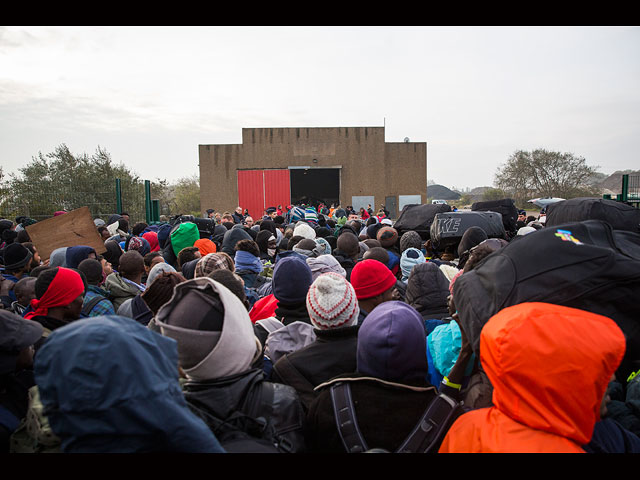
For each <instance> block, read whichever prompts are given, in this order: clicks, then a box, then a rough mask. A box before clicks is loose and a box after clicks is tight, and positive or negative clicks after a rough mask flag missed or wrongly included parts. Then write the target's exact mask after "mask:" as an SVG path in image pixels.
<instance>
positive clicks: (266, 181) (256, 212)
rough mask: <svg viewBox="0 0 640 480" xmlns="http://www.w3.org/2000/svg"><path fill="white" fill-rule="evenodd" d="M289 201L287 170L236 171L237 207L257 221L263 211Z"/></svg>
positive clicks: (284, 204)
mask: <svg viewBox="0 0 640 480" xmlns="http://www.w3.org/2000/svg"><path fill="white" fill-rule="evenodd" d="M290 201H291V191H290V180H289V170H288V169H282V170H238V205H240V206H241V207H242V208H243V209H247V210H249V215H251V216H252V217H253V219H254V220H259V219H261V218H262V215H263V214H264V210H265V209H266V208H269V207H277V206H278V205H282V206H283V208H284V207H286V206H287V205H288V204H289V202H290Z"/></svg>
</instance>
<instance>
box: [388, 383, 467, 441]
mask: <svg viewBox="0 0 640 480" xmlns="http://www.w3.org/2000/svg"><path fill="white" fill-rule="evenodd" d="M460 406H461V405H460V403H459V402H456V401H455V400H454V399H453V398H451V397H449V396H448V395H445V394H443V393H440V394H438V396H437V397H436V398H435V399H434V400H433V401H432V402H431V403H430V404H429V406H428V407H427V409H426V410H425V412H424V413H423V414H422V417H421V418H420V421H419V422H418V424H417V425H416V426H415V428H414V429H413V431H412V432H411V433H410V434H409V436H408V437H407V438H406V439H405V440H404V442H403V443H402V445H400V447H399V448H398V449H397V450H396V452H398V453H427V452H432V451H434V450H435V449H436V448H439V446H440V442H441V441H442V438H443V436H444V434H445V433H446V432H447V430H448V428H449V426H450V425H451V423H452V422H453V420H455V418H456V417H457V416H458V415H459V414H460V413H461V409H460Z"/></svg>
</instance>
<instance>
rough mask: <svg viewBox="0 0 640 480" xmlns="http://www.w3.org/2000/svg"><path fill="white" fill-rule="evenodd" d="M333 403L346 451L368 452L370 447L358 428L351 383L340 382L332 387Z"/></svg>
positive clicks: (337, 424)
mask: <svg viewBox="0 0 640 480" xmlns="http://www.w3.org/2000/svg"><path fill="white" fill-rule="evenodd" d="M331 401H332V403H333V413H334V416H335V419H336V426H337V427H338V433H339V434H340V439H341V440H342V444H343V445H344V448H345V449H346V451H347V452H348V453H362V452H366V451H367V450H368V449H369V447H367V443H366V442H365V440H364V438H363V436H362V433H361V432H360V427H358V421H357V420H356V412H355V409H354V407H353V400H352V398H351V387H350V386H349V383H347V382H340V383H337V384H335V385H333V386H332V387H331Z"/></svg>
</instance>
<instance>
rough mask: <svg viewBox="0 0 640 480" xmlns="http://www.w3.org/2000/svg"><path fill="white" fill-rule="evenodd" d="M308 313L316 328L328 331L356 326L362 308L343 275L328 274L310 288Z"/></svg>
mask: <svg viewBox="0 0 640 480" xmlns="http://www.w3.org/2000/svg"><path fill="white" fill-rule="evenodd" d="M307 311H308V312H309V318H310V319H311V323H312V324H313V326H314V327H315V328H317V329H319V330H327V329H331V328H340V327H349V326H352V325H355V324H356V323H357V321H358V315H359V314H360V307H359V306H358V299H357V298H356V292H355V290H354V289H353V286H352V285H351V283H349V282H348V281H347V279H346V278H344V277H343V276H342V275H339V274H337V273H333V272H328V273H323V274H322V275H320V276H319V277H318V278H317V279H316V280H315V281H314V282H313V283H312V284H311V287H309V292H308V293H307Z"/></svg>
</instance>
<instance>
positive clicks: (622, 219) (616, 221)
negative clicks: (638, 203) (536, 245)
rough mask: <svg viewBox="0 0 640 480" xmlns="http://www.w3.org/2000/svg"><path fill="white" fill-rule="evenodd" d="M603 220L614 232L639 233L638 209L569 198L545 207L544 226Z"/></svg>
mask: <svg viewBox="0 0 640 480" xmlns="http://www.w3.org/2000/svg"><path fill="white" fill-rule="evenodd" d="M583 220H603V221H605V222H607V223H608V224H610V225H611V227H612V228H613V229H614V230H627V231H630V232H634V233H640V209H637V208H634V207H632V206H631V205H627V204H626V203H621V202H616V201H615V200H607V199H604V198H571V199H569V200H563V201H562V202H557V203H552V204H551V205H549V206H548V207H547V219H546V223H545V225H548V226H554V225H561V224H563V223H570V222H582V221H583Z"/></svg>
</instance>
